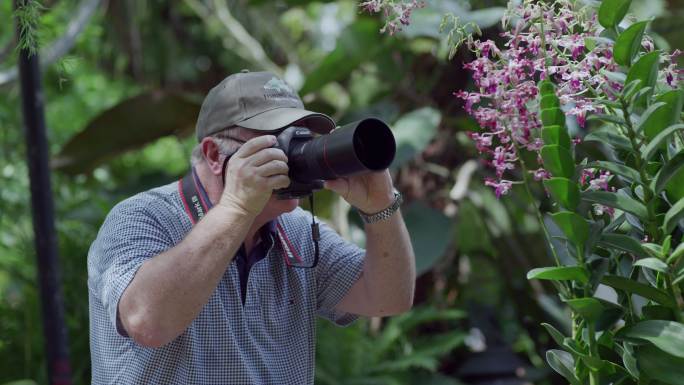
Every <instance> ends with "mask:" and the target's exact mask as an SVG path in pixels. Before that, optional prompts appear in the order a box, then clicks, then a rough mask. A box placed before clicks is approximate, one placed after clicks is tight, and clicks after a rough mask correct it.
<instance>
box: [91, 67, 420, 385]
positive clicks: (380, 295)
mask: <svg viewBox="0 0 684 385" xmlns="http://www.w3.org/2000/svg"><path fill="white" fill-rule="evenodd" d="M289 126H304V127H308V128H309V129H311V130H312V131H315V132H318V133H321V134H324V133H327V132H329V131H330V130H332V129H333V128H334V123H333V122H332V120H331V119H330V118H329V117H327V116H325V115H323V114H318V113H314V112H310V111H306V110H304V109H303V104H302V102H301V100H300V99H299V97H298V96H297V95H296V93H295V92H294V91H293V90H292V89H291V88H290V87H289V86H288V85H287V84H286V83H285V82H283V81H282V80H280V79H279V78H278V77H276V76H274V75H273V74H271V73H267V72H248V71H243V72H242V73H238V74H234V75H231V76H229V77H227V78H226V79H225V80H223V81H222V82H221V83H220V84H219V85H217V86H216V87H214V88H213V89H212V90H211V91H210V92H209V94H208V95H207V97H206V98H205V100H204V102H203V104H202V109H201V111H200V115H199V118H198V121H197V127H196V131H197V139H198V141H199V144H198V145H197V147H196V149H195V150H194V151H193V155H192V169H191V171H190V172H189V173H188V175H186V176H185V177H184V178H183V179H182V180H180V181H178V182H177V183H171V184H168V185H166V186H161V187H158V188H155V189H152V190H149V191H145V192H143V193H140V194H138V195H135V196H133V197H131V198H129V199H126V200H124V201H123V202H121V203H119V204H117V205H116V206H115V207H114V208H113V209H112V211H111V212H110V213H109V215H108V216H107V218H106V220H105V222H104V224H103V225H102V228H101V229H100V231H99V233H98V236H97V239H96V240H95V242H94V243H93V245H92V246H91V249H90V252H89V255H88V288H89V300H90V346H91V356H92V382H93V384H114V383H116V384H133V383H135V384H139V383H155V384H313V379H314V366H315V365H314V348H315V317H316V315H320V316H322V317H324V318H327V319H329V320H331V321H333V322H335V323H337V324H338V325H346V324H349V323H350V322H352V321H353V320H354V319H355V318H356V317H357V316H358V315H363V316H386V315H392V314H397V313H401V312H404V311H407V310H408V309H410V308H411V304H412V301H413V290H414V280H415V270H414V256H413V251H412V247H411V243H410V240H409V236H408V233H407V231H406V227H405V225H404V222H403V219H402V217H401V215H400V213H399V211H398V207H399V203H400V202H401V199H400V198H401V196H400V194H399V193H398V192H396V190H394V189H393V187H392V179H391V177H390V174H389V172H388V171H386V170H385V171H383V172H375V173H371V174H365V175H359V176H353V177H348V178H339V179H336V180H331V181H327V182H326V183H325V188H328V189H330V190H333V191H335V192H337V193H338V194H340V195H341V196H343V197H344V199H346V200H347V202H349V203H350V204H351V205H353V206H354V207H356V208H357V210H358V211H359V214H360V215H361V217H362V218H363V219H364V222H365V223H366V224H365V232H366V239H367V242H366V244H367V249H366V250H363V249H361V248H359V247H357V246H355V245H353V244H351V243H349V242H347V241H345V240H343V239H342V238H341V237H340V236H339V235H338V234H337V233H335V232H334V231H333V230H332V229H331V228H329V227H327V226H326V225H322V227H321V229H320V238H319V241H318V246H319V247H318V255H319V260H318V263H317V264H316V265H315V266H313V265H311V266H308V267H309V268H305V267H304V266H297V265H296V264H290V263H287V261H288V256H292V255H294V256H296V258H297V260H303V261H311V260H312V259H313V258H314V257H313V256H314V245H313V243H312V232H311V216H310V215H307V214H306V212H305V211H303V210H302V209H300V208H298V200H296V199H289V200H282V199H277V198H276V196H275V195H274V193H273V191H274V190H276V189H279V188H285V187H287V186H288V185H289V184H290V179H289V177H288V165H287V157H286V155H285V153H284V152H283V151H281V150H280V149H278V148H274V144H276V137H275V136H274V135H277V133H278V132H280V131H282V130H283V129H285V128H286V127H289ZM226 159H227V163H225V162H224V161H225V160H226ZM188 195H190V196H188ZM373 214H379V215H373Z"/></svg>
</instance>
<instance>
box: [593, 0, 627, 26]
mask: <svg viewBox="0 0 684 385" xmlns="http://www.w3.org/2000/svg"><path fill="white" fill-rule="evenodd" d="M631 3H632V1H631V0H603V2H601V7H599V11H598V19H599V23H600V24H601V25H602V26H603V27H604V28H606V29H612V28H615V26H617V25H618V24H620V22H621V21H622V19H623V18H624V17H625V15H626V14H627V11H628V10H629V6H630V4H631Z"/></svg>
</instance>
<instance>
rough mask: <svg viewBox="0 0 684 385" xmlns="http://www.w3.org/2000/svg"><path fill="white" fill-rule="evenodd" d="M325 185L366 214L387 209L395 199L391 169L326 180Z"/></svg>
mask: <svg viewBox="0 0 684 385" xmlns="http://www.w3.org/2000/svg"><path fill="white" fill-rule="evenodd" d="M324 187H325V188H326V189H328V190H332V191H334V192H336V193H338V194H340V195H341V196H342V197H343V198H344V200H346V201H347V202H348V203H349V204H350V205H352V206H354V207H356V208H357V209H359V210H361V211H363V212H364V213H366V214H374V213H377V212H378V211H382V210H384V209H386V208H387V207H388V206H389V205H391V204H392V201H393V200H394V193H393V191H392V176H391V175H390V173H389V170H384V171H378V172H371V173H367V174H361V175H354V176H350V177H341V178H338V179H334V180H328V181H325V184H324Z"/></svg>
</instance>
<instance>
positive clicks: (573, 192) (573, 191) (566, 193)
mask: <svg viewBox="0 0 684 385" xmlns="http://www.w3.org/2000/svg"><path fill="white" fill-rule="evenodd" d="M543 183H544V187H546V189H547V190H549V192H550V193H551V196H553V199H555V200H556V201H557V202H558V203H560V204H561V205H562V206H563V207H565V208H566V209H568V210H574V209H575V208H576V207H577V205H578V204H579V202H580V189H579V187H578V186H577V183H575V182H573V181H571V180H570V179H567V178H551V179H547V180H545V181H544V182H543Z"/></svg>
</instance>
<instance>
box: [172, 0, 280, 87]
mask: <svg viewBox="0 0 684 385" xmlns="http://www.w3.org/2000/svg"><path fill="white" fill-rule="evenodd" d="M185 4H187V5H188V7H190V8H191V9H192V10H193V11H195V13H196V14H197V16H199V17H200V18H201V19H202V20H203V21H204V22H205V23H207V24H211V23H214V22H215V23H217V24H219V25H221V26H222V27H223V28H225V29H226V30H227V31H228V32H229V33H230V35H231V37H232V38H233V40H234V41H235V42H237V43H238V44H239V47H237V49H236V53H237V54H238V55H239V56H241V57H242V58H243V59H245V60H247V61H249V62H253V63H255V64H258V65H260V66H261V67H263V68H264V69H266V70H268V71H271V72H273V73H275V74H277V75H282V73H283V70H282V69H281V68H280V67H278V65H276V64H275V63H273V61H271V59H270V58H269V57H268V55H266V51H265V50H264V48H263V46H262V45H261V43H259V41H257V40H256V39H254V38H253V37H252V35H250V34H249V32H247V30H246V29H245V27H244V26H243V25H242V24H241V23H240V22H239V21H238V20H237V19H235V18H234V17H233V15H232V14H231V13H230V10H229V9H228V6H227V5H226V3H225V2H224V1H221V0H214V1H213V4H214V6H213V8H214V9H209V7H207V6H205V5H204V4H203V3H202V2H201V1H199V0H185ZM223 44H224V46H226V48H230V49H234V48H236V47H229V45H230V44H228V42H227V40H226V39H224V41H223Z"/></svg>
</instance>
